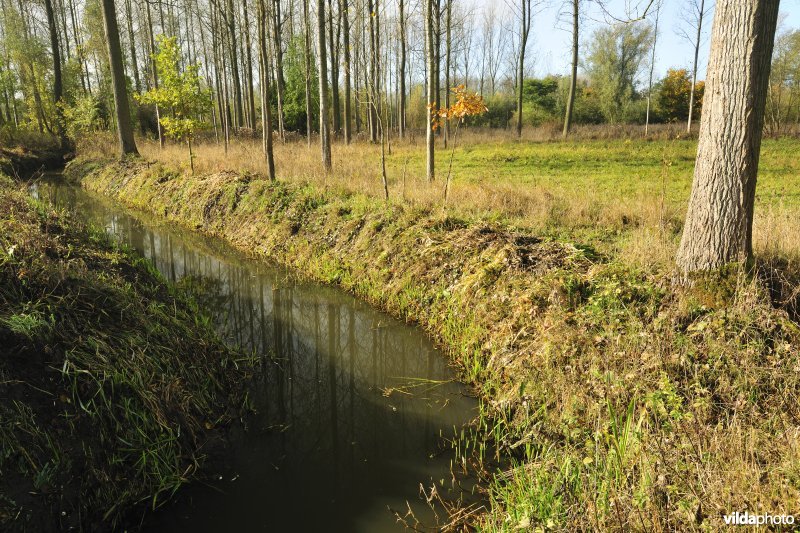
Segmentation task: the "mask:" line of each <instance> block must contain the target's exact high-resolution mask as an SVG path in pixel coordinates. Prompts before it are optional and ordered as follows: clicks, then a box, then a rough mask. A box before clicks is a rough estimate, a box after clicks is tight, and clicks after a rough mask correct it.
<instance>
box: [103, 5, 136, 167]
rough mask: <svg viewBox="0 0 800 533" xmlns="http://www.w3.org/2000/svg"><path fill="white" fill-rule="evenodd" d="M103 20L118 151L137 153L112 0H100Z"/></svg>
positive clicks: (124, 153)
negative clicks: (115, 115)
mask: <svg viewBox="0 0 800 533" xmlns="http://www.w3.org/2000/svg"><path fill="white" fill-rule="evenodd" d="M102 5H103V22H104V24H105V30H106V41H107V46H108V62H109V65H110V67H111V85H112V86H113V88H114V106H115V108H116V114H117V136H118V137H119V146H120V153H121V155H122V156H123V157H125V156H127V155H139V151H138V150H137V149H136V142H135V141H134V139H133V127H132V125H131V112H130V109H129V106H128V89H127V87H126V86H125V65H124V64H123V62H122V48H121V47H120V44H119V28H118V26H117V12H116V8H115V6H114V0H102Z"/></svg>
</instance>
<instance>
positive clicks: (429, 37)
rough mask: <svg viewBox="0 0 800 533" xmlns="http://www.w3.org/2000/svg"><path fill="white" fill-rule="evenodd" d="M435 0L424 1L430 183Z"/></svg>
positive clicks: (430, 170)
mask: <svg viewBox="0 0 800 533" xmlns="http://www.w3.org/2000/svg"><path fill="white" fill-rule="evenodd" d="M434 1H435V0H425V55H426V57H427V63H428V84H427V112H426V114H425V120H426V124H425V133H426V137H425V140H426V149H427V152H426V160H425V161H426V174H427V176H428V181H429V182H431V181H433V180H434V178H435V176H436V172H435V170H434V158H435V151H434V149H435V144H436V139H435V137H434V130H433V120H434V118H435V114H434V113H435V110H434V107H435V106H436V83H435V81H434V80H435V79H436V78H438V76H439V73H438V72H437V71H436V48H435V36H434V33H433V32H434V25H433V19H434V17H435V16H436V15H437V11H438V9H437V10H434Z"/></svg>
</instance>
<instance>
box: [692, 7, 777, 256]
mask: <svg viewBox="0 0 800 533" xmlns="http://www.w3.org/2000/svg"><path fill="white" fill-rule="evenodd" d="M779 4H780V0H718V1H717V6H716V15H715V17H714V29H713V33H712V38H711V54H710V57H709V63H708V75H707V79H706V93H705V103H704V106H703V107H704V109H703V117H702V119H701V121H700V142H699V146H698V150H697V163H696V165H695V172H694V182H693V183H692V194H691V197H690V199H689V211H688V213H687V215H686V224H685V226H684V230H683V238H682V239H681V245H680V249H679V250H678V256H677V263H678V266H679V268H680V269H681V270H683V271H684V272H692V271H698V270H710V269H714V268H717V267H720V266H722V265H724V264H726V263H729V262H731V261H739V260H747V259H749V258H750V257H751V255H752V251H753V242H752V229H753V204H754V201H755V190H756V176H757V173H758V161H759V153H760V150H761V136H762V129H763V126H764V108H765V104H766V97H767V87H768V83H769V75H770V67H771V59H772V49H773V47H774V43H775V29H776V25H777V20H778V7H779Z"/></svg>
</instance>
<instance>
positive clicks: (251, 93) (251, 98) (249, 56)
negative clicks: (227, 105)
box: [242, 2, 256, 130]
mask: <svg viewBox="0 0 800 533" xmlns="http://www.w3.org/2000/svg"><path fill="white" fill-rule="evenodd" d="M242 9H243V10H244V12H243V15H244V20H242V26H244V39H245V58H246V62H247V65H245V68H246V69H247V72H245V74H247V76H246V78H247V99H248V106H247V122H248V126H249V127H251V128H252V129H254V130H255V129H256V99H255V87H254V86H253V53H252V46H251V42H250V17H248V16H247V2H242Z"/></svg>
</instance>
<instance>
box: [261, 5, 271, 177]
mask: <svg viewBox="0 0 800 533" xmlns="http://www.w3.org/2000/svg"><path fill="white" fill-rule="evenodd" d="M266 26H267V12H266V8H265V5H264V0H258V52H259V53H258V57H259V60H260V64H259V69H258V72H259V74H260V75H261V80H260V81H261V83H259V86H260V87H261V126H262V139H263V144H264V157H265V158H266V162H267V177H268V178H269V180H270V181H275V158H274V157H273V153H272V109H271V108H270V105H269V100H270V86H269V85H270V84H269V78H270V73H269V53H268V51H267V28H266Z"/></svg>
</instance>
